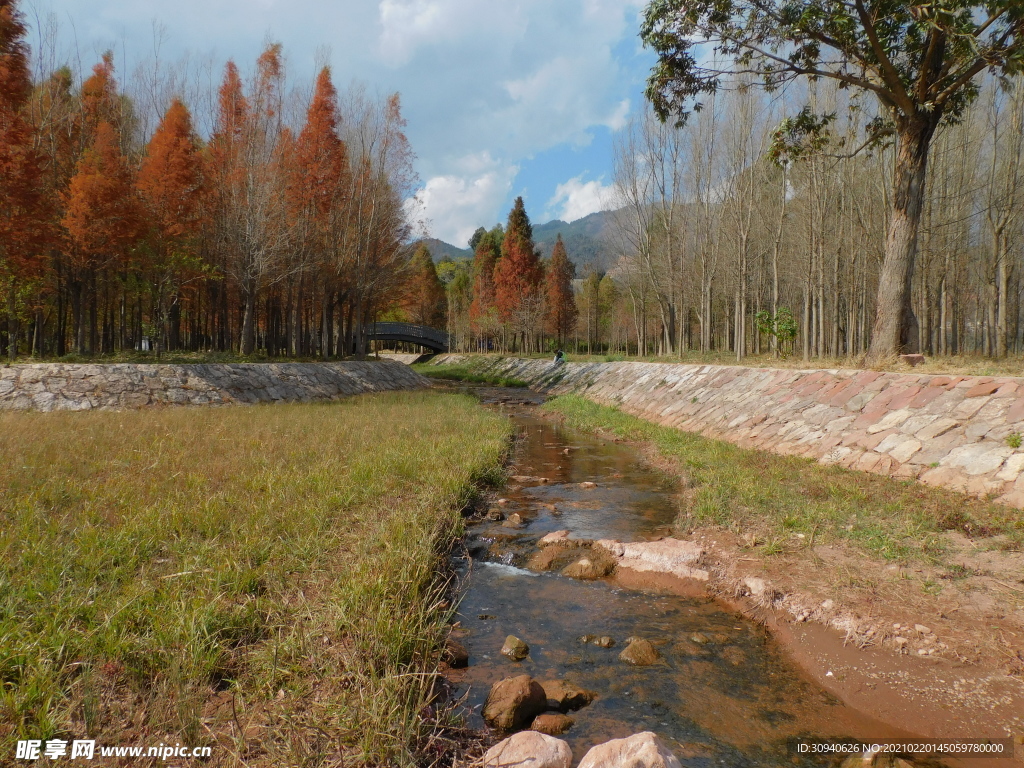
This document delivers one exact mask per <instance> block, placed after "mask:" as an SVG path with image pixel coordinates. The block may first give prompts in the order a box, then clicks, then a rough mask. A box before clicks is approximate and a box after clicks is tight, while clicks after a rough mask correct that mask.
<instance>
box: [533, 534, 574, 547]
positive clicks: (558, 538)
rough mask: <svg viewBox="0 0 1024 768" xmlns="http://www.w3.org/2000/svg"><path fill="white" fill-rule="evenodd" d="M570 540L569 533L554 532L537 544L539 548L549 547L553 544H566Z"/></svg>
mask: <svg viewBox="0 0 1024 768" xmlns="http://www.w3.org/2000/svg"><path fill="white" fill-rule="evenodd" d="M568 540H569V531H552V532H551V533H549V534H547V535H545V536H544V537H543V538H542V539H541V540H540V541H538V542H537V546H538V547H548V546H551V545H552V544H565V543H567V542H568Z"/></svg>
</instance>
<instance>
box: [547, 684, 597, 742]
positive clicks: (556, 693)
mask: <svg viewBox="0 0 1024 768" xmlns="http://www.w3.org/2000/svg"><path fill="white" fill-rule="evenodd" d="M540 685H541V687H542V688H543V689H544V695H545V696H547V701H548V703H547V707H548V709H554V710H557V711H559V712H569V711H570V710H574V709H582V708H583V707H585V706H587V705H588V704H589V703H590V702H592V701H593V700H594V693H593V691H586V690H584V689H583V688H580V687H579V686H576V685H573V684H572V683H569V682H566V681H565V680H542V681H541V683H540ZM545 733H546V731H545Z"/></svg>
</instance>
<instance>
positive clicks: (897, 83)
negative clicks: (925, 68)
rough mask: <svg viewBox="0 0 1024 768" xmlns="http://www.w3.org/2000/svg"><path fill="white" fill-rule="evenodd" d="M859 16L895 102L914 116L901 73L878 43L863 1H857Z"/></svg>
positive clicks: (912, 104) (908, 115)
mask: <svg viewBox="0 0 1024 768" xmlns="http://www.w3.org/2000/svg"><path fill="white" fill-rule="evenodd" d="M855 4H856V8H857V15H858V16H860V23H861V24H862V25H863V26H864V33H865V34H866V35H867V36H868V41H869V42H870V43H871V50H872V51H873V52H874V54H875V58H877V59H878V66H879V67H880V68H881V74H882V79H883V80H884V81H885V83H886V85H888V86H889V90H890V92H891V93H892V95H893V97H894V98H893V101H894V102H895V103H896V104H897V106H899V108H900V109H901V110H903V113H904V114H905V115H907V117H910V116H912V115H913V114H914V113H915V112H916V110H915V109H914V102H913V101H912V100H911V98H910V96H909V95H908V94H907V91H906V89H905V88H904V87H903V81H902V80H901V79H900V75H899V72H897V71H896V67H894V66H893V63H892V62H891V61H889V57H888V56H886V55H885V50H884V49H883V48H882V44H881V43H880V42H879V41H878V35H877V34H875V27H874V22H873V21H872V19H871V17H870V16H869V15H868V12H867V9H866V8H865V7H864V1H863V0H856V3H855Z"/></svg>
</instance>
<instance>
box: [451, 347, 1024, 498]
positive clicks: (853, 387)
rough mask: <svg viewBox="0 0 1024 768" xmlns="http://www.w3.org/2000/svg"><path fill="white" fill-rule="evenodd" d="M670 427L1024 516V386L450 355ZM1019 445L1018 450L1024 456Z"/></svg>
mask: <svg viewBox="0 0 1024 768" xmlns="http://www.w3.org/2000/svg"><path fill="white" fill-rule="evenodd" d="M434 362H436V363H438V364H443V363H462V364H467V363H468V364H470V365H471V366H473V367H479V368H480V369H487V371H488V372H492V373H495V374H500V375H502V376H510V377H514V378H518V379H522V380H524V381H526V382H528V383H529V384H530V386H531V387H533V388H535V389H538V390H540V391H543V392H550V393H552V394H563V393H569V392H575V393H578V394H581V395H584V396H586V397H587V398H589V399H590V400H593V401H595V402H597V403H601V404H603V405H614V406H617V407H619V408H621V409H622V410H623V411H625V412H627V413H630V414H633V415H634V416H639V417H640V418H643V419H647V420H649V421H653V422H655V423H657V424H661V425H664V426H669V427H675V428H677V429H682V430H686V431H689V432H698V433H700V434H703V435H706V436H708V437H715V438H719V439H722V440H728V441H729V442H731V443H735V444H737V445H741V446H744V447H749V448H759V449H762V450H769V451H774V452H775V453H781V454H792V455H797V456H806V457H809V458H813V459H817V460H818V461H819V462H821V463H823V464H840V465H842V466H844V467H851V468H853V469H860V470H865V471H868V472H875V473H878V474H882V475H890V476H893V477H898V478H916V479H918V480H920V481H921V482H924V483H927V484H929V485H937V486H943V487H947V488H952V489H955V490H958V491H965V492H967V493H971V494H974V495H977V496H986V495H990V496H992V497H995V498H996V500H997V501H1000V502H1002V503H1004V504H1009V505H1011V506H1014V507H1018V508H1022V507H1024V476H1021V472H1022V470H1024V447H1021V446H1020V441H1021V437H1020V435H1021V434H1022V433H1024V378H1012V377H995V378H993V377H987V376H980V377H979V376H971V377H967V376H935V375H928V374H912V373H911V374H903V373H881V372H878V371H859V370H788V369H771V368H743V367H740V366H719V365H679V364H667V363H628V362H620V363H566V364H564V365H562V366H559V367H557V368H555V367H554V366H553V365H552V363H551V362H550V361H548V360H521V359H515V358H493V357H483V356H473V355H440V356H438V357H436V358H435V359H434ZM1015 446H1016V447H1015Z"/></svg>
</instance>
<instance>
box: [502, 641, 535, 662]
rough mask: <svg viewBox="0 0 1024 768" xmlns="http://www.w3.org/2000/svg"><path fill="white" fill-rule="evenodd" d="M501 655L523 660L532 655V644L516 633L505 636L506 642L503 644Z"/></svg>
mask: <svg viewBox="0 0 1024 768" xmlns="http://www.w3.org/2000/svg"><path fill="white" fill-rule="evenodd" d="M501 655H502V656H508V657H509V658H510V659H512V660H513V661H522V660H523V659H525V658H526V657H527V656H529V655H530V646H528V645H527V644H526V643H525V642H523V641H522V640H520V639H519V638H518V637H516V636H515V635H509V636H508V637H506V638H505V644H504V645H503V646H501Z"/></svg>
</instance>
